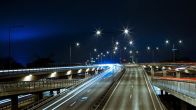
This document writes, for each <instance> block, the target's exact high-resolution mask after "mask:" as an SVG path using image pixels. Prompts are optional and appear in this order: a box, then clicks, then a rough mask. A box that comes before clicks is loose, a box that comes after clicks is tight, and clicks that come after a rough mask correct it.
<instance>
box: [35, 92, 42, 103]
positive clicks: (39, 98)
mask: <svg viewBox="0 0 196 110" xmlns="http://www.w3.org/2000/svg"><path fill="white" fill-rule="evenodd" d="M34 97H35V98H34V100H35V101H39V100H41V99H42V98H43V94H42V92H37V93H35V94H34Z"/></svg>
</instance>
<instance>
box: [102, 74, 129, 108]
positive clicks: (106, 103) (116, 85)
mask: <svg viewBox="0 0 196 110" xmlns="http://www.w3.org/2000/svg"><path fill="white" fill-rule="evenodd" d="M126 72H127V71H126ZM125 74H126V73H125ZM125 74H124V75H125ZM124 75H123V76H122V77H121V79H120V81H119V82H118V84H117V85H116V87H115V88H114V90H113V91H112V94H111V95H110V97H109V99H108V100H107V102H106V103H105V105H104V107H103V109H102V110H105V107H106V105H107V104H108V102H109V100H110V99H111V97H112V96H113V94H114V92H115V91H116V89H117V87H118V86H119V84H120V82H121V80H122V79H123V77H124Z"/></svg>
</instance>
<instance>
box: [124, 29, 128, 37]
mask: <svg viewBox="0 0 196 110" xmlns="http://www.w3.org/2000/svg"><path fill="white" fill-rule="evenodd" d="M123 34H124V35H125V36H128V35H129V29H128V28H124V29H123Z"/></svg>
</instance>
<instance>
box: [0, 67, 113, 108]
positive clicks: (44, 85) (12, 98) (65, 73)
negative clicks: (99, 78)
mask: <svg viewBox="0 0 196 110" xmlns="http://www.w3.org/2000/svg"><path fill="white" fill-rule="evenodd" d="M108 67H109V66H108V65H91V66H75V67H52V68H34V69H17V70H0V99H6V100H8V99H9V103H10V104H11V105H12V106H11V108H12V109H13V110H16V109H18V101H19V97H20V96H21V95H26V94H33V96H34V99H35V101H38V100H40V99H42V98H43V92H45V91H50V92H52V91H57V92H58V93H59V92H60V90H61V89H62V88H70V87H73V86H77V85H80V84H82V83H84V82H85V81H87V80H88V79H89V78H91V77H92V76H94V75H96V74H99V73H100V72H102V71H104V70H105V69H107V68H108ZM7 98H8V99H7ZM4 102H7V101H5V100H3V101H2V103H1V105H0V109H4V105H5V104H4ZM9 107H10V106H9ZM5 109H7V105H6V107H5Z"/></svg>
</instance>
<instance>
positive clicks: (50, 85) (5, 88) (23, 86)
mask: <svg viewBox="0 0 196 110" xmlns="http://www.w3.org/2000/svg"><path fill="white" fill-rule="evenodd" d="M83 80H84V79H71V80H69V79H58V80H45V81H20V82H10V83H7V82H6V83H0V96H5V95H9V94H12V93H15V94H17V93H21V92H25V93H26V92H34V91H40V90H49V89H55V88H62V87H69V86H72V85H76V84H78V83H81V82H82V81H83Z"/></svg>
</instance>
